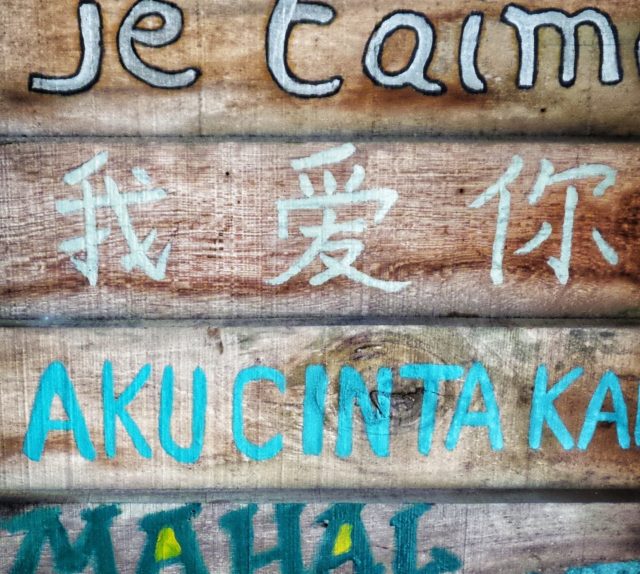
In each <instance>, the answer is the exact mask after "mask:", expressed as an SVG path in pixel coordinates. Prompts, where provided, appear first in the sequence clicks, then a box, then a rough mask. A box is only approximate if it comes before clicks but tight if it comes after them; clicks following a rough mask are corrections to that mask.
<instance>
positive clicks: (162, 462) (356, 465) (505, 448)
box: [0, 325, 640, 498]
mask: <svg viewBox="0 0 640 574" xmlns="http://www.w3.org/2000/svg"><path fill="white" fill-rule="evenodd" d="M416 364H417V365H424V364H440V365H450V366H455V365H458V367H457V369H458V370H457V371H455V370H454V371H449V374H448V375H445V376H444V377H445V378H449V379H450V380H449V381H448V382H443V383H442V384H440V385H439V386H437V387H432V386H428V385H427V383H425V382H424V380H422V379H420V376H421V375H420V373H423V374H424V371H419V372H417V371H415V370H414V371H411V370H407V369H412V368H413V369H415V368H416V367H407V365H416ZM145 365H149V367H148V369H149V370H148V371H145V369H144V368H143V367H144V366H145ZM310 365H315V366H316V367H314V368H316V369H317V368H318V367H317V366H321V367H323V368H324V372H326V377H325V378H323V375H322V372H320V373H319V372H318V370H316V371H315V375H314V374H313V372H310V371H309V370H308V367H309V366H310ZM474 365H475V366H474ZM167 366H171V367H172V368H173V375H174V376H173V377H171V373H167V371H166V367H167ZM198 367H199V368H200V369H201V371H200V372H199V373H195V374H194V371H196V369H197V368H198ZM349 367H351V369H355V371H353V370H351V371H349V372H346V374H345V369H346V370H347V371H348V370H349ZM383 367H386V368H388V369H390V370H391V371H390V372H388V373H387V374H386V375H385V372H386V371H384V369H383V370H382V375H380V372H381V371H380V369H381V368H383ZM451 368H454V369H455V368H456V367H451ZM105 369H107V370H105ZM246 369H252V370H251V371H246ZM269 369H273V370H275V371H269ZM541 369H542V370H541ZM576 369H583V370H582V371H576ZM145 372H146V374H144V373H145ZM274 372H275V373H279V374H275V375H274ZM141 373H143V374H141ZM241 373H244V374H241ZM265 373H266V374H265ZM354 373H356V374H354ZM471 373H474V374H473V375H472V374H471ZM483 373H485V374H486V379H487V380H485V383H484V386H482V385H481V384H480V383H479V380H480V378H482V375H483ZM545 373H546V375H547V378H546V380H545ZM571 373H573V374H572V375H571ZM612 373H613V375H612ZM192 374H193V381H197V380H200V381H202V379H203V378H204V379H206V384H205V385H204V387H205V388H206V390H207V398H206V400H205V399H203V398H202V392H200V397H201V398H199V399H197V400H196V407H202V408H201V409H199V412H201V413H204V415H203V416H200V415H198V416H197V417H196V420H198V421H201V420H204V421H205V423H204V424H205V426H204V430H203V432H202V434H198V431H196V435H195V436H196V437H200V438H196V439H195V440H193V436H194V435H193V434H192V418H193V417H192V402H193V396H194V389H195V388H196V383H194V382H192ZM358 374H359V375H358ZM136 375H137V380H138V382H139V383H141V386H140V387H139V392H137V394H136V391H135V390H134V391H132V390H131V388H130V387H131V385H132V381H133V380H134V377H136ZM401 375H402V376H401ZM567 375H570V378H571V377H573V378H572V381H573V382H572V383H571V381H568V382H570V383H571V384H570V385H569V386H567V387H566V389H565V390H564V391H562V392H561V388H562V386H563V384H564V383H562V384H559V386H558V385H556V383H559V381H560V379H562V378H563V377H565V376H567ZM358 376H360V377H361V378H362V380H359V379H358ZM380 376H382V377H383V378H382V379H380ZM385 376H387V377H389V378H388V379H385V378H384V377H385ZM612 376H613V379H615V380H613V381H612V379H611V378H612ZM243 377H244V379H243ZM263 377H266V379H269V380H262V378H263ZM273 377H276V378H273ZM278 377H283V378H284V380H280V379H278ZM314 377H315V379H314ZM354 377H355V378H354ZM541 377H542V378H541ZM166 378H169V379H170V380H173V389H174V391H173V401H170V400H168V399H166V397H165V401H164V402H165V403H166V402H168V404H169V406H171V405H173V414H172V415H169V414H168V412H167V411H166V406H167V405H166V404H165V407H164V409H165V410H164V411H163V412H164V414H162V415H161V414H160V413H161V401H160V395H161V392H162V394H166V393H167V392H169V391H167V389H164V387H165V386H167V385H169V384H170V382H169V383H167V382H166V381H164V379H166ZM436 378H437V377H436ZM254 379H255V380H254ZM258 379H260V380H258ZM538 379H539V380H538ZM639 379H640V357H639V355H638V331H637V329H634V328H622V327H620V328H614V329H604V328H591V329H588V328H560V327H549V328H545V327H540V326H538V327H531V328H523V327H463V326H458V327H437V326H432V327H383V326H378V327H372V326H368V327H292V328H271V327H268V328H248V327H246V328H241V327H239V328H217V327H215V326H208V327H207V326H201V327H180V326H177V325H176V326H173V327H149V328H137V329H136V328H130V329H123V328H95V329H36V328H26V329H24V328H8V329H3V330H2V331H0V381H1V382H2V388H3V391H2V396H3V400H2V404H1V406H0V453H1V454H0V461H1V462H0V480H1V483H0V491H1V492H2V493H3V494H4V495H7V496H14V497H16V496H17V497H20V496H26V497H30V498H33V497H35V496H37V493H38V492H42V493H53V494H54V495H55V494H56V493H57V494H58V496H59V495H60V493H65V492H66V493H67V494H69V495H73V493H74V492H77V493H82V492H84V493H85V494H84V496H86V495H87V494H86V493H89V496H90V492H91V491H94V492H96V493H99V492H100V491H103V490H106V491H118V492H123V493H125V495H126V492H127V491H131V492H138V493H139V492H142V491H147V492H152V493H153V492H154V491H157V492H158V493H159V492H162V491H164V490H174V491H175V490H178V489H180V490H181V491H182V492H183V493H186V492H188V491H189V489H191V490H193V491H194V492H202V491H205V492H206V491H207V490H210V491H212V492H214V491H225V490H226V491H229V492H232V491H241V490H245V491H246V490H250V489H267V490H269V489H270V490H279V489H316V490H317V491H318V492H321V491H322V490H323V489H327V490H331V489H352V490H354V491H356V490H357V489H365V491H367V490H369V489H381V488H382V489H385V488H386V489H389V488H392V489H395V490H397V491H398V492H400V491H402V490H404V489H461V488H467V489H473V488H481V489H520V490H523V489H550V488H551V489H592V490H593V489H597V490H600V491H606V490H607V489H637V488H638V486H639V485H640V466H639V463H640V458H639V452H640V451H639V450H638V442H639V441H640V429H639V428H638V427H639V424H638V418H637V411H638V392H639V385H638V382H639ZM111 380H112V381H113V385H114V386H113V391H111V390H109V387H108V386H106V385H107V382H105V381H111ZM241 380H244V381H245V383H246V385H244V386H243V383H241V382H240V381H241ZM312 380H320V381H323V380H326V383H324V385H325V386H324V387H323V386H322V384H320V385H319V386H315V387H313V386H311V385H312ZM381 380H382V382H381ZM385 380H388V381H390V384H391V386H384V385H385V384H387V383H385V382H384V381H385ZM563 380H565V379H563ZM349 381H351V382H349ZM354 381H355V382H354ZM566 382H567V381H566V380H565V383H566ZM545 384H546V386H545ZM198 385H200V387H199V388H201V387H202V382H200V383H198ZM278 385H280V387H278ZM349 385H352V387H353V388H356V389H358V388H360V391H359V392H360V394H356V395H353V394H352V395H349V394H344V393H345V392H346V391H344V389H343V387H344V388H351V387H349ZM358 385H360V386H358ZM365 386H366V390H365ZM38 387H40V391H39V392H38V393H36V390H37V389H38ZM161 387H162V388H163V389H161ZM534 387H535V388H536V389H537V391H536V392H538V393H543V394H544V393H546V392H547V388H548V389H549V393H550V394H548V395H545V396H547V397H548V398H549V400H551V401H552V405H553V406H554V407H555V408H556V409H557V414H558V417H559V418H560V420H561V421H563V424H564V425H566V427H567V432H568V433H569V438H567V439H565V440H567V441H569V443H567V442H565V443H564V444H563V446H561V444H560V438H561V437H560V435H561V434H562V433H561V432H560V431H558V432H560V434H558V433H557V432H556V431H557V430H558V428H557V427H556V431H553V432H552V430H551V427H550V426H549V421H550V420H551V418H553V412H552V411H548V413H547V414H548V417H547V418H545V419H544V420H543V421H542V426H541V427H540V428H541V429H542V430H541V434H539V440H540V442H539V445H536V444H535V438H532V437H534V436H535V434H536V432H537V431H532V430H531V429H532V427H531V421H533V420H534V418H535V417H534V415H533V414H532V412H533V410H534V409H533V404H534V394H535V393H534ZM552 387H553V389H555V391H552V390H551V389H552ZM614 387H615V388H614ZM52 389H53V390H52ZM105 389H107V390H105ZM125 389H128V390H127V391H126V393H125V394H124V395H121V393H123V392H125ZM309 389H315V390H313V392H311V391H310V390H309ZM323 389H324V390H323ZM465 389H466V391H465ZM280 391H282V392H280ZM47 392H50V393H52V394H50V395H47ZM554 392H556V393H557V394H556V395H555V397H556V398H555V399H554V394H553V393H554ZM74 393H75V394H74ZM103 393H104V394H103ZM362 393H364V394H362ZM433 393H437V399H436V401H435V406H432V407H425V406H424V405H425V404H432V403H431V402H430V399H432V398H433ZM599 393H604V394H600V395H599ZM72 394H73V395H74V397H75V400H74V398H73V397H72V396H71V395H72ZM307 395H308V396H307ZM47 396H49V397H50V398H49V399H47V398H46V397H47ZM119 396H124V397H125V398H123V399H122V401H121V402H120V403H118V404H120V405H121V406H123V408H124V411H122V413H123V415H122V416H121V417H116V418H115V419H113V420H115V423H114V424H115V431H114V434H113V435H111V436H112V437H113V438H112V439H108V440H109V441H111V440H115V442H114V443H110V444H112V447H111V448H112V449H113V450H112V451H111V455H110V456H111V458H109V457H108V456H107V451H106V448H107V442H106V441H107V438H106V437H107V435H106V431H105V429H106V428H107V423H106V422H105V421H107V420H112V419H110V418H109V417H107V418H103V417H104V416H105V412H106V411H107V410H109V412H115V411H114V410H117V408H118V407H117V404H116V403H115V402H114V401H115V397H119ZM463 396H466V397H468V398H469V400H470V401H471V402H470V404H468V405H467V406H466V407H465V406H464V404H465V403H464V400H463V399H462V397H463ZM492 396H493V397H494V400H493V402H492ZM598 396H600V399H598V398H597V397H598ZM37 397H39V398H37ZM103 397H106V398H103ZM126 397H129V398H128V399H127V398H126ZM537 397H538V398H537V399H536V401H537V402H536V404H538V405H542V404H543V403H542V402H540V401H541V400H543V395H537ZM62 398H64V399H65V400H66V401H67V402H66V403H65V408H66V412H67V414H65V410H64V409H63V406H62V402H61V399H62ZM69 401H71V402H69ZM425 401H426V402H425ZM612 401H615V405H612ZM592 403H595V406H592V407H590V405H591V404H592ZM107 404H108V405H110V406H109V407H107V406H106V405H107ZM323 404H324V408H323V407H322V405H323ZM36 405H40V406H41V407H42V410H40V411H38V410H37V409H36V408H35V407H36ZM70 405H71V406H70ZM74 405H75V407H74ZM205 405H206V410H205V409H204V406H205ZM351 406H353V412H352V414H351V415H349V408H350V407H351ZM74 408H75V410H74ZM425 408H426V411H423V409H425ZM537 408H541V407H537ZM594 408H595V411H594ZM367 409H368V410H367ZM430 409H432V410H430ZM495 410H497V411H499V413H498V415H497V416H496V417H494V418H493V419H491V420H492V423H491V424H489V423H488V422H487V419H483V420H476V423H479V424H481V425H482V426H478V427H473V426H469V425H470V424H473V421H472V419H473V416H472V417H471V418H468V419H467V418H464V416H463V415H464V414H465V413H467V412H489V411H491V412H495ZM543 410H544V409H543ZM588 411H589V412H591V414H590V415H588V414H587V412H588ZM614 411H615V412H616V413H617V414H618V415H619V416H622V413H623V412H624V415H625V416H626V418H627V424H626V425H624V424H621V419H620V418H618V419H617V422H615V423H614V422H613V421H612V419H611V416H612V415H609V416H608V418H607V415H603V414H602V413H605V412H609V413H611V412H614ZM34 412H35V413H36V414H33V413H34ZM78 412H80V414H78ZM323 412H324V415H322V413H323ZM423 412H426V413H429V412H433V413H435V415H434V419H433V421H434V422H433V425H432V426H431V427H430V426H429V424H428V422H427V421H428V420H429V415H428V414H426V415H425V414H423ZM598 412H599V413H600V414H598ZM38 413H40V414H38ZM126 413H129V415H130V417H132V420H133V421H134V422H135V424H136V425H137V428H139V433H140V434H141V436H142V442H145V443H146V445H147V447H146V449H145V448H144V447H141V446H140V440H139V441H138V443H137V446H135V447H134V443H133V441H132V438H131V437H132V436H133V435H132V434H130V433H131V432H132V431H131V426H130V425H129V426H128V427H127V428H128V431H125V426H124V424H123V420H124V418H123V417H124V415H126ZM314 413H315V414H314ZM318 413H319V414H318ZM70 416H73V424H72V427H73V432H72V431H69V430H66V431H64V430H55V429H53V430H52V427H50V425H51V424H53V425H54V426H55V424H56V423H49V422H47V421H56V420H57V421H60V420H62V421H64V420H66V419H68V418H69V417H70ZM461 416H462V417H463V418H462V419H460V421H462V422H463V423H464V424H463V425H462V426H460V427H459V431H460V432H459V434H458V435H457V437H456V436H455V431H452V429H453V428H454V427H455V426H456V425H455V424H454V420H455V419H456V417H461ZM314 417H315V418H314ZM363 417H364V418H363ZM425 417H426V418H425ZM81 419H82V420H83V421H86V422H85V423H81V422H80V420H81ZM351 420H352V421H353V431H352V434H351V433H350V431H349V421H351ZM365 420H366V421H367V424H366V425H365V424H364V422H363V421H365ZM314 421H316V422H315V423H314ZM376 421H377V423H376ZM589 421H590V422H589ZM598 421H601V422H598ZM378 423H379V425H380V426H372V425H375V424H378ZM58 424H62V423H58ZM83 424H86V428H87V431H86V433H84V431H83V429H82V428H80V426H82V425H83ZM589 424H593V425H594V426H592V427H591V432H589V431H585V427H587V428H588V426H589ZM163 425H164V428H165V431H164V432H165V433H167V431H168V433H169V434H168V436H169V438H167V435H166V434H165V436H164V438H163V437H162V434H163V431H162V430H159V429H162V427H163ZM385 425H386V426H385ZM197 426H198V425H196V427H197ZM304 427H307V428H306V430H305V429H304ZM365 427H366V428H365ZM109 428H112V427H109ZM429 428H431V429H433V431H432V435H431V437H432V438H431V441H430V442H420V441H421V440H426V438H425V437H426V436H427V435H428V434H429V430H428V429H429ZM38 429H40V430H38ZM42 429H45V430H48V431H50V432H46V433H45V434H39V433H40V432H41V431H42ZM385 429H386V430H385ZM496 429H497V430H496ZM319 430H320V431H321V432H320V434H318V431H319ZM492 430H493V433H499V434H501V439H500V440H498V438H497V436H496V435H495V434H493V433H492V432H491V431H492ZM81 431H82V432H81ZM365 431H366V432H365ZM128 433H129V434H128ZM305 433H308V436H307V437H306V438H305ZM452 433H453V435H452ZM585 433H586V434H585ZM620 433H622V434H620ZM625 433H626V444H625V439H624V436H625ZM134 434H136V433H134ZM85 435H86V436H85ZM583 435H585V437H586V438H584V437H583ZM385 436H388V437H389V443H388V450H386V451H385V446H384V441H385V438H384V437H385ZM29 437H30V438H29ZM38 437H40V438H38ZM82 437H85V438H82ZM278 437H280V438H278ZM372 437H373V438H372ZM376 437H378V438H377V439H376ZM380 437H382V438H380ZM376 440H377V441H378V442H376ZM278 441H282V442H281V444H280V445H278V444H271V443H278ZM345 441H346V442H345ZM380 441H381V442H380ZM81 443H83V444H82V445H81ZM269 444H271V446H269ZM339 444H340V445H341V446H339ZM167 445H169V446H167ZM194 445H196V446H194ZM198 445H200V446H198ZM247 445H248V446H247ZM252 445H253V446H252ZM303 445H304V446H303ZM314 445H315V446H314ZM345 445H347V446H345ZM349 445H350V446H351V451H349ZM419 445H423V446H419ZM424 445H427V446H426V447H425V446H424ZM180 448H183V449H189V448H192V449H193V451H192V452H191V455H190V456H191V458H190V456H187V455H186V454H184V453H183V454H184V456H183V454H180ZM270 449H271V450H270ZM145 450H148V452H147V453H146V454H144V453H145ZM145 457H149V458H145ZM363 492H364V491H363ZM78 496H80V494H78Z"/></svg>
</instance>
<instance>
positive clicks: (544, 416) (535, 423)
mask: <svg viewBox="0 0 640 574" xmlns="http://www.w3.org/2000/svg"><path fill="white" fill-rule="evenodd" d="M583 372H584V370H583V369H582V368H580V367H578V368H575V369H573V370H571V371H569V372H568V373H567V374H566V375H565V376H564V377H562V378H561V379H560V380H559V381H558V382H557V383H556V384H555V385H554V386H553V387H552V388H551V389H549V390H547V387H548V385H549V374H548V372H547V367H546V366H545V365H540V366H539V367H538V371H537V372H536V379H535V383H534V387H533V399H532V401H531V416H530V418H529V447H530V448H532V449H534V450H539V449H540V445H541V444H542V429H543V426H544V424H545V423H546V424H547V425H548V426H549V428H550V429H551V431H552V432H553V434H554V435H555V437H556V438H557V439H558V442H560V444H561V445H562V448H564V450H571V449H572V448H573V447H574V442H573V437H572V436H571V434H570V433H569V431H568V430H567V427H566V426H565V425H564V423H563V422H562V419H561V418H560V415H559V414H558V411H557V410H556V407H555V405H554V402H555V400H556V399H557V398H558V397H559V396H560V395H561V394H562V393H564V392H565V391H566V390H567V389H568V388H569V387H570V386H571V385H572V384H573V383H574V382H575V381H576V380H577V379H579V378H580V377H581V376H582V374H583Z"/></svg>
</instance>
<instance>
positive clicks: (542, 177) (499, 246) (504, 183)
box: [470, 155, 618, 285]
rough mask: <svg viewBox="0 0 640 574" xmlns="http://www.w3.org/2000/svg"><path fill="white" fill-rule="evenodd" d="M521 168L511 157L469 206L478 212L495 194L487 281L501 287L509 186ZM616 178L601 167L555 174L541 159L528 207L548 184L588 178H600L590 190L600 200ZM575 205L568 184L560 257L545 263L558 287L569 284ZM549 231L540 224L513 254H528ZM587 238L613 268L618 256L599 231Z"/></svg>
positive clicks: (575, 198) (587, 166) (573, 191)
mask: <svg viewBox="0 0 640 574" xmlns="http://www.w3.org/2000/svg"><path fill="white" fill-rule="evenodd" d="M523 166H524V162H523V160H522V158H521V157H520V156H517V155H516V156H514V157H513V159H512V161H511V165H510V166H509V168H508V169H507V170H506V171H505V173H504V174H503V175H502V176H501V177H500V179H499V180H498V181H497V182H496V183H495V184H494V185H492V186H491V187H489V188H488V189H487V190H486V191H485V192H484V193H483V194H482V195H480V196H479V197H478V198H476V200H475V201H474V202H473V203H472V204H471V206H470V207H472V208H475V209H478V208H480V207H482V206H483V205H485V204H486V203H487V202H488V201H490V200H491V199H493V198H494V197H495V196H496V195H497V196H498V219H497V223H496V234H495V239H494V242H493V255H492V260H491V280H492V281H493V283H494V285H501V284H502V283H503V281H504V276H503V272H502V261H503V258H504V248H505V243H506V239H507V231H508V227H509V216H510V211H511V192H510V191H509V185H511V184H512V183H513V182H514V181H515V180H516V179H518V177H519V176H520V173H521V172H522V168H523ZM616 177H617V171H616V170H615V169H613V168H611V167H609V166H606V165H601V164H584V165H581V166H579V167H576V168H573V169H568V170H566V171H563V172H560V173H556V172H555V167H554V166H553V164H552V163H551V162H550V161H548V160H546V159H543V160H542V161H541V162H540V173H539V174H538V177H537V179H536V182H535V185H534V186H533V190H532V191H531V193H530V194H529V196H528V201H529V205H536V204H537V203H538V202H539V201H540V199H541V198H542V196H543V195H544V193H545V191H546V189H547V187H549V186H550V185H554V184H557V183H564V182H569V181H577V180H581V179H589V178H602V181H601V182H600V183H599V184H598V185H596V187H595V188H594V189H593V195H594V196H595V197H602V196H603V195H604V194H605V192H606V191H607V189H609V188H610V187H613V186H614V185H615V183H616ZM577 205H578V192H577V190H576V188H575V187H573V186H571V185H569V186H567V190H566V197H565V208H564V222H563V224H562V242H561V244H560V257H550V258H549V260H548V261H547V264H548V265H549V266H550V267H551V268H552V269H553V271H554V273H555V275H556V278H557V279H558V281H559V282H560V283H561V284H562V285H566V284H567V282H568V281H569V265H570V262H571V244H572V241H573V221H574V216H575V211H576V207H577ZM552 232H553V228H552V226H551V224H550V223H549V222H548V221H544V222H543V223H542V225H541V226H540V230H539V231H538V233H537V234H536V235H535V237H534V238H533V239H531V240H530V241H528V242H527V243H526V244H525V245H523V246H522V247H521V248H520V249H517V250H516V251H515V252H514V254H515V255H526V254H528V253H531V252H532V251H534V250H535V249H537V248H538V247H540V245H542V244H543V243H544V242H545V241H546V240H547V239H549V237H550V236H551V233H552ZM591 236H592V238H593V241H594V243H595V244H596V246H597V247H598V249H599V250H600V253H601V254H602V257H603V258H604V259H605V261H607V263H609V264H610V265H614V266H615V265H617V264H618V254H617V253H616V251H615V250H614V249H613V247H611V245H609V244H608V243H607V242H606V241H605V239H604V237H602V234H601V233H600V231H598V229H597V228H595V227H594V228H593V230H592V233H591Z"/></svg>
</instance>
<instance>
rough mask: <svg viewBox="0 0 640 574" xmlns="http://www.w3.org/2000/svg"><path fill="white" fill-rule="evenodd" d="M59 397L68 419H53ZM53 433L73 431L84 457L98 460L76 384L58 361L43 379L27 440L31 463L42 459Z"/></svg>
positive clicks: (32, 411)
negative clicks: (53, 411) (74, 384)
mask: <svg viewBox="0 0 640 574" xmlns="http://www.w3.org/2000/svg"><path fill="white" fill-rule="evenodd" d="M56 396H57V397H59V399H60V401H61V402H62V407H63V408H64V410H65V413H66V415H67V420H51V405H52V403H53V399H54V397H56ZM51 431H71V432H72V433H73V437H74V439H75V442H76V447H77V448H78V452H79V453H80V455H81V456H82V457H83V458H85V459H87V460H95V458H96V450H95V448H94V446H93V443H92V442H91V438H90V437H89V431H88V429H87V423H86V422H85V419H84V415H83V414H82V409H81V408H80V404H79V403H78V399H77V397H76V392H75V389H74V388H73V383H72V382H71V379H70V378H69V375H68V374H67V370H66V369H65V367H64V365H63V364H62V363H61V362H58V361H56V362H53V363H51V364H50V365H49V366H48V367H47V368H46V370H45V372H44V373H43V374H42V377H40V383H39V385H38V390H37V391H36V396H35V399H34V401H33V407H32V409H31V418H30V420H29V426H28V427H27V433H26V435H25V437H24V444H23V447H22V451H23V452H24V454H25V455H26V456H27V457H28V458H30V459H31V460H35V461H38V460H40V458H41V457H42V453H43V452H44V447H45V443H46V442H47V435H48V434H49V433H50V432H51Z"/></svg>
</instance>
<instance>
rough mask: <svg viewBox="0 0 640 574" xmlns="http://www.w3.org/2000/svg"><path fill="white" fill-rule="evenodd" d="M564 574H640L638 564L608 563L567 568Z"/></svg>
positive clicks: (634, 562)
mask: <svg viewBox="0 0 640 574" xmlns="http://www.w3.org/2000/svg"><path fill="white" fill-rule="evenodd" d="M566 574H640V562H637V561H632V562H610V563H609V564H604V563H603V564H591V565H590V566H578V567H576V568H569V570H567V572H566Z"/></svg>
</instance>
